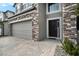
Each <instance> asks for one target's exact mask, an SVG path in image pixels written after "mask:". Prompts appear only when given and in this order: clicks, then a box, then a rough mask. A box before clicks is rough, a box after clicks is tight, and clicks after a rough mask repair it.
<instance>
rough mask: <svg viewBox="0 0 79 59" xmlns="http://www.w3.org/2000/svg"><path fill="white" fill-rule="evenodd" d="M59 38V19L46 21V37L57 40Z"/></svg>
mask: <svg viewBox="0 0 79 59" xmlns="http://www.w3.org/2000/svg"><path fill="white" fill-rule="evenodd" d="M59 36H60V27H59V19H54V20H48V37H49V38H59Z"/></svg>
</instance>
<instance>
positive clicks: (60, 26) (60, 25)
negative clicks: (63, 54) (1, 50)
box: [46, 17, 62, 39]
mask: <svg viewBox="0 0 79 59" xmlns="http://www.w3.org/2000/svg"><path fill="white" fill-rule="evenodd" d="M56 19H59V28H60V36H59V37H49V26H48V25H49V23H48V21H49V20H56ZM46 29H47V38H55V39H61V38H62V32H61V31H62V24H61V17H55V18H49V19H47V28H46Z"/></svg>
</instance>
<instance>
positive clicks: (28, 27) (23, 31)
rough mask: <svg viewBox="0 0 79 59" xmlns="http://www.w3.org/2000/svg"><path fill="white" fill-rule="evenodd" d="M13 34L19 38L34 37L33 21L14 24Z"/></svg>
mask: <svg viewBox="0 0 79 59" xmlns="http://www.w3.org/2000/svg"><path fill="white" fill-rule="evenodd" d="M12 35H13V36H15V37H19V38H25V39H32V21H25V22H20V23H14V24H12Z"/></svg>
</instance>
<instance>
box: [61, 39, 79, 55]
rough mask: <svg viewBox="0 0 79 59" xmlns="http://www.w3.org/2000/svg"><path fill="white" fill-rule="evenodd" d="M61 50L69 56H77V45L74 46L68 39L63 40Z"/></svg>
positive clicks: (78, 46) (78, 52)
mask: <svg viewBox="0 0 79 59" xmlns="http://www.w3.org/2000/svg"><path fill="white" fill-rule="evenodd" d="M62 48H63V49H64V50H65V52H66V53H68V54H69V55H74V56H79V44H74V43H73V42H72V41H71V40H69V39H68V38H65V39H64V42H63V43H62Z"/></svg>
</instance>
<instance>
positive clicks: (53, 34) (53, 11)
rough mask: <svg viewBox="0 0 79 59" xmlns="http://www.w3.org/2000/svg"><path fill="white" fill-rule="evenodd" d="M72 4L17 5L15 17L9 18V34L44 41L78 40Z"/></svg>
mask: <svg viewBox="0 0 79 59" xmlns="http://www.w3.org/2000/svg"><path fill="white" fill-rule="evenodd" d="M75 5H76V4H72V3H63V4H61V3H15V4H14V7H15V8H16V12H15V15H13V16H11V17H8V30H7V31H8V34H7V35H11V36H14V37H19V38H24V39H33V40H37V41H39V40H44V39H57V40H63V38H64V37H68V38H69V39H76V38H77V29H76V23H77V22H76V16H75V15H74V10H73V6H75Z"/></svg>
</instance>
